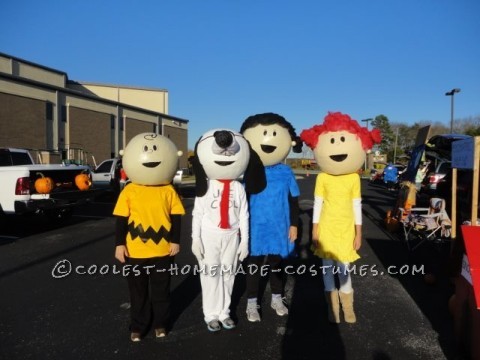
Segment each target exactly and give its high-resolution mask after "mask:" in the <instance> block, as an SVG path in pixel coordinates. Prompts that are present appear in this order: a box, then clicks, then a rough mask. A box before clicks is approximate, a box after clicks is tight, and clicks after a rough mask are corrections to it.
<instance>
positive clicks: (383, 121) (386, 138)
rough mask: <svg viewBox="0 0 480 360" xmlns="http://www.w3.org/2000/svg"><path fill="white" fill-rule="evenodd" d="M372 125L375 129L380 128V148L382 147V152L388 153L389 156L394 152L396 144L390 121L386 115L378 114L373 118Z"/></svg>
mask: <svg viewBox="0 0 480 360" xmlns="http://www.w3.org/2000/svg"><path fill="white" fill-rule="evenodd" d="M372 126H373V127H374V128H375V129H378V130H380V133H381V134H382V141H381V142H380V145H378V148H379V149H380V152H381V153H383V154H387V158H388V153H389V152H391V153H392V154H393V148H394V145H395V144H394V142H395V135H394V133H393V131H392V128H391V126H390V122H389V121H388V118H387V117H386V116H385V115H378V116H376V117H375V118H374V119H373V121H372Z"/></svg>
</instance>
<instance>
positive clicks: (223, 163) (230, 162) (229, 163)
mask: <svg viewBox="0 0 480 360" xmlns="http://www.w3.org/2000/svg"><path fill="white" fill-rule="evenodd" d="M234 162H235V161H215V164H217V165H220V166H228V165H231V164H233V163H234Z"/></svg>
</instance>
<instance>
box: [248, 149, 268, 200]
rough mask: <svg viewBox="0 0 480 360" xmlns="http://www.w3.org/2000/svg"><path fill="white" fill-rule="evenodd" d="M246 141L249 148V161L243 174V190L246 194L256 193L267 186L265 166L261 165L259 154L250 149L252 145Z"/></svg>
mask: <svg viewBox="0 0 480 360" xmlns="http://www.w3.org/2000/svg"><path fill="white" fill-rule="evenodd" d="M247 143H248V148H249V150H250V161H249V162H248V165H247V169H246V170H245V174H244V175H243V181H244V183H245V191H246V192H247V193H248V194H258V193H260V192H262V191H263V190H264V189H265V187H266V186H267V177H266V175H265V167H264V166H263V163H262V160H261V159H260V156H258V154H257V153H256V152H255V150H253V149H252V146H251V145H250V143H249V142H248V141H247Z"/></svg>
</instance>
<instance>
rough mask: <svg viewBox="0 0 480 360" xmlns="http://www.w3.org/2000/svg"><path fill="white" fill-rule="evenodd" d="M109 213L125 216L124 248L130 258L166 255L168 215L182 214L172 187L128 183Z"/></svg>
mask: <svg viewBox="0 0 480 360" xmlns="http://www.w3.org/2000/svg"><path fill="white" fill-rule="evenodd" d="M113 214H114V215H117V216H124V217H128V233H127V239H126V240H127V241H126V244H127V249H128V252H129V255H130V257H132V258H140V259H145V258H151V257H158V256H166V255H168V254H169V249H170V246H169V241H170V236H171V234H170V229H171V227H172V223H171V220H170V215H184V214H185V209H184V207H183V205H182V201H181V200H180V197H179V196H178V194H177V192H176V191H175V189H174V188H173V186H172V185H161V186H145V185H137V184H129V185H128V186H126V187H125V188H124V189H123V191H122V192H121V193H120V195H119V197H118V200H117V204H116V205H115V209H114V210H113Z"/></svg>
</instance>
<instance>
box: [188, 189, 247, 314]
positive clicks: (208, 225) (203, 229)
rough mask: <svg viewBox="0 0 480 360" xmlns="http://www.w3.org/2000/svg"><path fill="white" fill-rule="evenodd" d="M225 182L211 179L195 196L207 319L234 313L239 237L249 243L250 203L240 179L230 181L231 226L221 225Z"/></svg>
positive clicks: (195, 227) (195, 238)
mask: <svg viewBox="0 0 480 360" xmlns="http://www.w3.org/2000/svg"><path fill="white" fill-rule="evenodd" d="M223 188H224V184H222V183H221V182H220V181H217V180H209V181H208V190H207V193H206V194H205V195H204V196H202V197H196V198H195V205H194V208H193V212H192V215H193V219H192V241H201V243H202V245H203V251H204V253H203V260H199V263H200V266H201V267H202V266H205V269H206V271H202V272H201V273H200V281H201V284H202V302H203V314H204V319H205V322H206V323H209V322H210V321H212V320H219V321H223V320H225V319H227V318H229V317H230V315H229V314H230V309H229V307H230V302H231V296H232V290H233V284H234V280H235V271H236V266H237V262H238V255H237V251H238V248H239V238H240V237H241V241H242V243H244V242H245V243H244V244H248V220H249V213H248V203H247V198H246V194H245V190H244V188H243V186H242V184H240V183H239V182H238V181H235V180H232V181H231V183H230V199H229V200H230V201H229V208H228V219H229V223H230V229H222V228H220V226H219V225H220V200H221V197H222V192H223Z"/></svg>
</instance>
